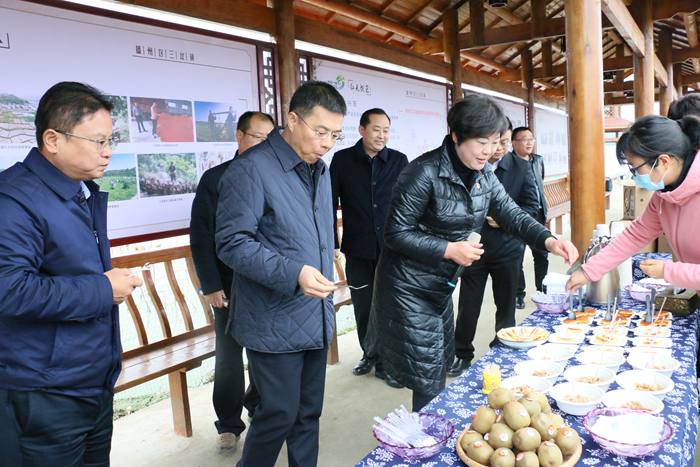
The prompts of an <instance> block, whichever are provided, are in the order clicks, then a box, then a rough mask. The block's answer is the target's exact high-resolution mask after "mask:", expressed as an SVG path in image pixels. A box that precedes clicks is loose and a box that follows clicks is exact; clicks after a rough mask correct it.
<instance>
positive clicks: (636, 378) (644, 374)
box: [615, 370, 674, 400]
mask: <svg viewBox="0 0 700 467" xmlns="http://www.w3.org/2000/svg"><path fill="white" fill-rule="evenodd" d="M615 381H616V382H617V384H619V385H620V387H621V388H623V389H630V390H632V391H642V392H645V393H647V394H651V395H653V396H656V397H658V398H659V399H660V400H664V397H665V396H666V394H668V393H669V392H671V391H672V390H673V388H674V384H673V381H672V380H671V378H669V377H668V376H664V375H662V374H661V373H657V372H655V371H650V370H628V371H623V372H622V373H620V374H618V375H617V377H616V378H615Z"/></svg>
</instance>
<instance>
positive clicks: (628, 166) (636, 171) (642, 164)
mask: <svg viewBox="0 0 700 467" xmlns="http://www.w3.org/2000/svg"><path fill="white" fill-rule="evenodd" d="M652 163H653V164H655V163H656V159H647V160H645V161H644V162H642V163H641V164H639V165H638V166H636V167H634V166H632V164H630V163H629V162H628V163H627V168H628V169H629V171H630V173H631V174H632V175H637V174H638V173H639V172H638V170H639V169H641V168H642V167H644V166H645V165H649V164H652Z"/></svg>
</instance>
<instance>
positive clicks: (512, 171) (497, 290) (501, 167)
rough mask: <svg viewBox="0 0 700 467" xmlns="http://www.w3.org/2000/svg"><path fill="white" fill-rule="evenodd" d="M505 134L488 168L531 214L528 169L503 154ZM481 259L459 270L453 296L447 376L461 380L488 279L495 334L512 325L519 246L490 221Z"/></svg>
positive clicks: (534, 196)
mask: <svg viewBox="0 0 700 467" xmlns="http://www.w3.org/2000/svg"><path fill="white" fill-rule="evenodd" d="M510 133H511V130H510V129H508V131H506V132H505V133H504V134H502V135H501V141H500V145H499V148H498V150H497V151H496V153H494V155H493V157H492V158H491V159H490V160H489V162H490V163H491V164H492V165H493V166H494V172H495V173H496V177H498V179H499V180H500V181H501V184H502V185H503V188H505V190H506V192H507V193H508V194H509V195H510V197H511V198H513V200H514V201H515V202H516V203H517V204H518V206H520V207H521V208H522V209H523V210H524V211H525V212H527V213H528V214H530V215H534V214H536V212H537V209H538V207H539V203H538V202H537V188H536V186H535V185H536V184H535V180H534V178H533V177H532V176H531V175H530V166H529V165H528V163H527V162H526V161H524V160H523V159H521V158H519V157H517V156H516V155H515V154H513V153H512V152H507V150H508V142H509V140H510ZM481 243H482V244H483V248H484V254H483V255H482V256H481V259H480V260H479V261H477V262H475V263H474V264H472V265H471V266H470V267H468V268H465V270H464V274H462V281H461V285H460V290H459V307H458V315H457V324H456V328H455V355H456V358H455V361H454V363H453V364H452V367H451V368H450V370H449V371H448V373H447V374H448V375H449V376H459V375H460V374H462V373H463V372H464V371H465V370H466V369H467V368H469V365H470V364H471V361H472V359H473V358H474V345H473V343H472V342H473V340H474V335H475V333H476V325H477V322H478V320H479V314H480V312H481V305H482V302H483V298H484V290H485V289H486V281H487V279H488V276H489V275H491V279H492V287H493V297H494V301H495V302H496V332H498V330H499V329H502V328H505V327H509V326H514V325H515V290H516V286H517V283H518V272H519V270H520V268H519V267H520V261H521V258H522V255H523V250H524V249H525V244H524V243H523V242H522V241H520V240H519V239H517V238H514V237H513V236H511V235H510V234H509V233H508V232H507V228H506V229H503V228H501V226H499V225H498V224H497V223H496V221H495V220H493V219H492V218H491V217H487V218H486V224H484V227H483V228H482V231H481Z"/></svg>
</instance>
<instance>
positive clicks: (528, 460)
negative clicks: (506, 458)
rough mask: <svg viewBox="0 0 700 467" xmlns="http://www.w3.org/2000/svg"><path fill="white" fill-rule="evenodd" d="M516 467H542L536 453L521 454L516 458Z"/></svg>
mask: <svg viewBox="0 0 700 467" xmlns="http://www.w3.org/2000/svg"><path fill="white" fill-rule="evenodd" d="M515 467H540V459H539V458H538V457H537V454H535V453H534V452H519V453H518V455H517V456H515Z"/></svg>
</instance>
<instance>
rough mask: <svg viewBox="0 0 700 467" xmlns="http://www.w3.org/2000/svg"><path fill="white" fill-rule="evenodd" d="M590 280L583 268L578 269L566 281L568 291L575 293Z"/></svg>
mask: <svg viewBox="0 0 700 467" xmlns="http://www.w3.org/2000/svg"><path fill="white" fill-rule="evenodd" d="M588 282H589V280H588V278H587V277H586V275H585V274H584V273H583V271H582V270H580V269H579V270H578V271H576V272H574V273H573V274H571V277H570V278H569V280H568V281H567V282H566V291H567V292H568V293H574V292H576V291H577V290H578V289H580V288H581V287H583V286H584V285H586V284H588Z"/></svg>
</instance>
